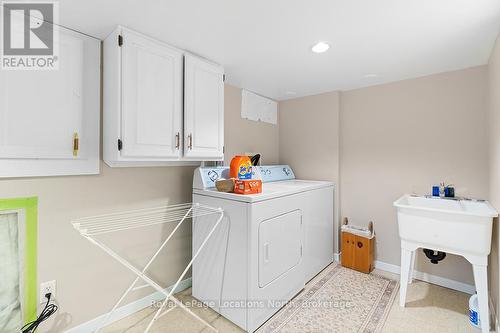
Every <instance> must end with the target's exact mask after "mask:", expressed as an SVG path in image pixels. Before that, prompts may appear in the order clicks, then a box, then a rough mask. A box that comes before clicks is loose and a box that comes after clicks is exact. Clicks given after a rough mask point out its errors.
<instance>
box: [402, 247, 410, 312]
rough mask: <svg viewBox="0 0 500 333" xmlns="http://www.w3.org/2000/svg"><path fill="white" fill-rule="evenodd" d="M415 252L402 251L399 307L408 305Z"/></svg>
mask: <svg viewBox="0 0 500 333" xmlns="http://www.w3.org/2000/svg"><path fill="white" fill-rule="evenodd" d="M412 253H413V251H410V250H407V249H404V248H402V249H401V273H400V279H401V280H400V286H399V306H402V307H404V306H405V303H406V290H407V289H408V281H409V279H410V268H411V257H412Z"/></svg>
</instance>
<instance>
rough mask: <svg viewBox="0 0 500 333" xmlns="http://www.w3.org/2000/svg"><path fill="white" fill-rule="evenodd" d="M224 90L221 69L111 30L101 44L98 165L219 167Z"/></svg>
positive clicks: (149, 40) (147, 39) (128, 32)
mask: <svg viewBox="0 0 500 333" xmlns="http://www.w3.org/2000/svg"><path fill="white" fill-rule="evenodd" d="M183 66H184V68H183ZM184 79H185V80H186V82H184ZM194 80H195V81H196V82H195V81H194ZM185 83H186V85H185ZM223 88H224V87H223V80H222V68H221V67H219V66H215V65H213V64H211V63H209V62H207V61H203V60H201V59H197V58H194V57H192V56H186V59H185V63H184V52H183V51H182V50H179V49H176V48H174V47H172V46H169V45H167V44H165V43H163V42H160V41H157V40H155V39H152V38H150V37H148V36H145V35H142V34H140V33H137V32H134V31H132V30H130V29H127V28H124V27H118V28H117V29H116V30H115V31H114V32H113V33H112V34H111V35H109V36H108V37H107V38H106V39H105V41H104V160H105V162H106V163H107V164H108V165H110V166H148V165H170V164H172V165H175V164H179V162H184V163H188V164H189V163H191V164H192V163H193V161H201V160H220V159H222V158H223V154H222V145H223V144H222V141H223V130H224V128H223V98H224V91H223ZM183 96H184V101H185V102H184V103H185V104H184V105H183ZM188 96H189V97H188ZM213 117H215V119H216V120H214V119H213ZM188 132H189V134H190V136H189V141H186V140H187V139H186V138H187V137H188V134H187V133H188ZM188 143H189V145H188ZM183 147H184V149H183Z"/></svg>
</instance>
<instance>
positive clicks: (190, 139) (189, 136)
mask: <svg viewBox="0 0 500 333" xmlns="http://www.w3.org/2000/svg"><path fill="white" fill-rule="evenodd" d="M188 142H189V144H188V148H189V149H193V133H189V135H188Z"/></svg>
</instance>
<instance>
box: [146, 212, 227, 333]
mask: <svg viewBox="0 0 500 333" xmlns="http://www.w3.org/2000/svg"><path fill="white" fill-rule="evenodd" d="M223 217H224V215H223V214H222V215H221V216H220V217H219V218H218V220H217V222H215V224H214V226H213V227H212V229H211V230H210V232H209V233H208V235H207V236H206V237H205V240H204V241H203V242H202V243H201V245H200V247H199V248H198V250H197V251H196V253H195V254H194V256H193V258H192V259H191V261H190V262H189V264H187V266H186V268H185V269H184V272H182V274H181V276H180V277H179V278H178V279H177V282H176V283H175V284H174V286H173V287H172V290H171V291H170V293H169V294H168V295H167V297H166V299H165V301H163V303H162V305H161V307H160V309H159V310H158V311H156V314H155V316H154V317H153V319H152V320H151V322H150V323H149V325H148V327H147V328H146V331H144V333H147V332H149V329H150V328H151V326H152V325H153V322H155V321H156V320H157V319H158V318H159V316H160V313H161V311H162V310H163V308H164V307H165V305H166V304H167V302H168V300H169V299H172V300H174V302H175V301H177V302H178V303H177V302H176V304H177V305H179V306H180V307H181V308H183V309H184V310H186V311H187V312H189V314H191V315H192V316H193V317H195V318H196V319H198V320H199V321H201V322H202V323H204V324H205V325H206V326H208V327H210V328H211V329H212V330H213V331H215V332H218V330H217V329H216V328H215V327H213V326H212V325H210V324H208V323H207V322H206V321H205V320H203V319H202V318H200V317H199V316H198V315H197V314H195V313H194V312H193V311H191V310H190V309H189V308H187V307H186V306H185V305H184V304H182V302H180V301H178V300H177V299H176V298H175V297H174V296H173V295H172V293H173V292H174V291H175V289H177V286H178V285H179V283H180V282H181V281H182V279H183V278H184V276H185V275H186V273H187V272H188V270H189V269H190V268H191V266H192V265H193V262H194V261H195V260H196V258H197V257H198V255H199V254H200V252H201V250H203V248H204V247H205V244H206V243H207V242H208V240H209V239H210V237H211V236H212V234H213V233H214V232H215V230H216V229H217V227H218V226H219V224H220V222H221V221H222V218H223Z"/></svg>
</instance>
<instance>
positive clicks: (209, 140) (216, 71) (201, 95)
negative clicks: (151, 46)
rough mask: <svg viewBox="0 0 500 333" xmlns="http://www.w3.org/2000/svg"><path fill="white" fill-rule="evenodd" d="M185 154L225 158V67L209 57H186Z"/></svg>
mask: <svg viewBox="0 0 500 333" xmlns="http://www.w3.org/2000/svg"><path fill="white" fill-rule="evenodd" d="M184 138H185V141H184V142H185V144H184V154H185V156H186V157H188V158H198V159H205V158H207V159H217V158H220V159H222V158H224V151H223V150H224V69H223V68H222V67H221V66H219V65H216V64H213V63H211V62H209V61H207V60H204V59H201V58H197V57H195V56H192V55H188V54H186V55H185V57H184Z"/></svg>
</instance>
